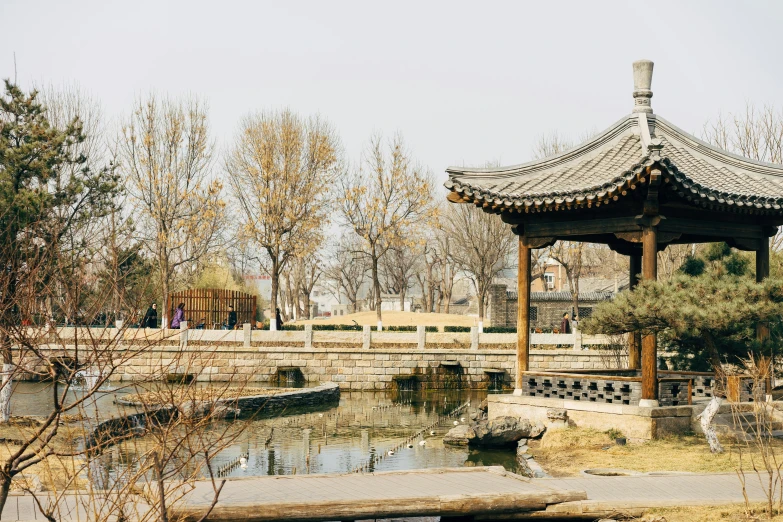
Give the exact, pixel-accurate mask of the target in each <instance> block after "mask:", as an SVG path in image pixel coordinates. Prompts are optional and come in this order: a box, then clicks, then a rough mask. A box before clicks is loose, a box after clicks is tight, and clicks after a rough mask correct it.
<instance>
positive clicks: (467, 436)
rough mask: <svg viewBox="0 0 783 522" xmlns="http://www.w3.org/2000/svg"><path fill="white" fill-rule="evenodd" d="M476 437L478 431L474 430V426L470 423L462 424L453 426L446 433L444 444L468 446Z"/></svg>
mask: <svg viewBox="0 0 783 522" xmlns="http://www.w3.org/2000/svg"><path fill="white" fill-rule="evenodd" d="M475 438H476V432H475V431H473V427H472V426H470V425H468V424H460V425H459V426H454V427H453V428H451V429H450V430H449V431H448V433H446V435H444V436H443V444H449V445H451V446H467V445H468V444H470V442H471V441H472V440H474V439H475Z"/></svg>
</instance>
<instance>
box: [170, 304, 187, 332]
mask: <svg viewBox="0 0 783 522" xmlns="http://www.w3.org/2000/svg"><path fill="white" fill-rule="evenodd" d="M184 320H185V303H180V304H179V305H178V306H177V309H176V310H174V317H172V318H171V328H172V329H177V330H178V329H179V325H180V324H181V323H182V321H184Z"/></svg>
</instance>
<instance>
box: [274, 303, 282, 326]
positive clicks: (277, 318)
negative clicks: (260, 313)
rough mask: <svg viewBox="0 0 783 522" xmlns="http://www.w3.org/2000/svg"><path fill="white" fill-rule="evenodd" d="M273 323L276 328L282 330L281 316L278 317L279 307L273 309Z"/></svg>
mask: <svg viewBox="0 0 783 522" xmlns="http://www.w3.org/2000/svg"><path fill="white" fill-rule="evenodd" d="M275 324H276V325H277V329H278V330H282V329H283V318H282V317H280V309H279V308H276V309H275Z"/></svg>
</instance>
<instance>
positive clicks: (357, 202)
mask: <svg viewBox="0 0 783 522" xmlns="http://www.w3.org/2000/svg"><path fill="white" fill-rule="evenodd" d="M341 189H342V193H343V197H342V199H341V201H340V205H341V209H340V210H341V213H342V217H343V220H344V221H345V222H346V224H347V225H348V226H350V227H351V228H352V229H353V230H354V231H355V232H356V234H358V236H359V237H360V238H361V240H362V241H361V244H362V250H363V252H364V253H365V255H366V256H367V257H368V259H369V262H370V273H371V277H372V293H373V298H374V301H375V312H376V315H377V318H378V325H379V326H381V324H382V316H381V278H380V268H381V267H380V261H381V259H382V258H383V256H384V255H386V253H387V252H388V251H389V249H391V248H394V247H402V248H410V246H411V245H409V242H408V240H407V237H408V234H409V233H410V231H411V229H412V227H413V226H414V225H415V224H416V223H417V222H418V221H420V220H421V219H422V218H424V217H425V216H427V215H428V214H429V213H430V212H431V209H432V203H431V202H432V181H431V180H430V174H429V173H428V172H427V171H426V170H424V169H423V168H422V167H420V166H418V165H416V164H415V163H414V162H413V159H412V158H411V154H410V152H409V151H408V150H407V149H406V147H405V144H404V142H403V139H402V136H400V135H397V136H396V137H395V138H394V139H393V140H391V141H389V142H388V144H387V145H386V146H384V143H383V138H382V137H381V136H380V135H375V136H373V137H372V138H370V142H369V144H368V146H367V149H366V150H365V152H364V154H363V155H362V160H361V163H360V165H359V167H358V168H357V169H355V170H354V171H353V172H352V173H347V174H346V175H345V176H344V177H343V178H342V179H341Z"/></svg>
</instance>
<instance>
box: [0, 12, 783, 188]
mask: <svg viewBox="0 0 783 522" xmlns="http://www.w3.org/2000/svg"><path fill="white" fill-rule="evenodd" d="M781 51H783V2H774V1H769V2H762V1H758V2H747V1H746V2H739V1H733V2H729V1H726V2H717V1H710V2H684V1H676V2H666V1H661V0H655V1H645V2H641V1H634V2H601V1H575V2H554V1H543V0H541V1H537V2H487V1H482V2H478V1H474V2H455V1H449V2H421V1H420V2H400V1H388V2H383V3H382V2H377V1H363V2H335V1H319V2H295V1H280V0H278V1H274V2H260V1H254V2H249V1H248V2H229V1H225V0H223V1H214V0H212V1H204V0H189V1H182V2H165V1H163V0H157V1H142V0H133V1H125V2H117V1H109V0H100V1H94V2H90V1H77V0H69V1H62V0H59V1H34V0H0V76H2V77H4V78H13V76H14V58H13V55H14V53H16V62H17V79H18V82H19V83H20V84H22V86H25V87H29V86H30V85H31V84H33V83H39V84H40V83H47V84H48V83H54V84H64V83H78V84H79V85H80V86H81V87H82V88H83V89H85V90H87V91H89V92H90V93H92V94H93V95H95V96H96V97H98V98H99V99H100V100H101V101H102V103H103V108H104V111H105V112H106V114H107V116H109V117H112V118H120V117H122V116H123V115H125V114H127V113H128V111H129V110H130V106H131V104H132V102H133V100H134V98H135V97H137V96H139V95H143V94H145V93H147V92H149V91H150V90H155V91H157V92H159V93H168V94H171V95H175V96H176V95H181V94H185V93H192V94H196V95H198V96H201V97H203V98H205V99H206V100H207V101H208V102H209V104H210V119H211V122H212V124H213V129H214V132H215V137H216V138H217V140H218V142H219V143H221V144H222V143H225V142H227V141H228V140H230V139H231V137H232V135H233V134H234V132H235V130H236V126H237V123H238V121H239V120H240V118H241V117H242V116H243V115H244V114H246V113H248V112H249V111H254V110H260V109H267V108H282V107H290V108H291V109H293V110H294V111H297V112H299V113H300V114H303V115H308V114H312V113H320V114H321V115H322V116H325V117H326V118H328V119H329V120H330V121H331V122H332V123H333V125H334V126H335V127H336V129H337V130H338V132H339V133H340V135H341V137H342V141H343V143H344V145H345V148H346V150H347V152H348V154H349V156H350V157H351V158H352V159H354V160H355V159H356V158H357V157H358V154H359V152H360V150H361V148H362V147H363V145H364V144H365V143H366V140H367V138H368V136H369V135H370V134H371V133H372V132H374V131H381V132H384V133H386V134H389V135H391V134H392V133H394V132H397V131H399V132H401V133H402V134H403V135H404V136H405V138H406V141H407V143H408V145H409V146H410V148H411V149H412V151H413V152H414V155H415V157H416V158H418V160H419V161H421V162H422V163H423V164H425V165H427V166H428V167H429V168H430V169H431V170H432V171H433V172H434V173H436V174H437V175H438V177H439V179H444V175H443V171H444V170H445V168H446V167H447V166H448V165H463V164H464V165H483V164H484V163H486V162H487V161H499V162H500V163H502V164H516V163H520V162H522V161H525V160H528V159H529V158H530V156H531V150H532V145H533V143H534V142H535V140H536V138H537V137H538V136H539V135H541V134H542V133H548V132H552V131H558V132H560V133H561V134H562V135H564V136H568V137H573V138H576V137H579V136H581V135H583V134H584V133H585V132H587V131H590V130H603V129H604V128H606V127H608V126H609V125H610V124H612V123H614V122H615V121H616V120H618V119H619V118H620V117H622V116H624V115H625V114H627V113H630V111H631V108H632V98H631V92H632V90H633V82H632V76H631V62H633V61H634V60H637V59H640V58H647V59H651V60H653V61H654V62H655V74H654V77H653V85H652V88H653V92H654V97H653V99H652V105H653V109H654V111H655V112H656V113H658V114H661V115H662V116H664V117H665V118H667V119H668V120H669V121H671V122H673V123H675V124H676V125H678V126H680V127H682V128H684V129H685V130H688V131H690V132H697V133H698V132H699V131H700V129H701V127H702V125H703V124H704V123H705V122H706V121H707V120H709V119H711V118H714V117H715V116H716V115H717V114H718V113H719V112H724V113H728V112H732V111H738V110H742V108H743V107H744V105H745V102H746V101H750V102H754V103H756V104H758V105H762V104H765V103H775V104H777V105H778V106H781V105H783V96H782V95H783V66H782V64H783V59H782V58H781Z"/></svg>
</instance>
